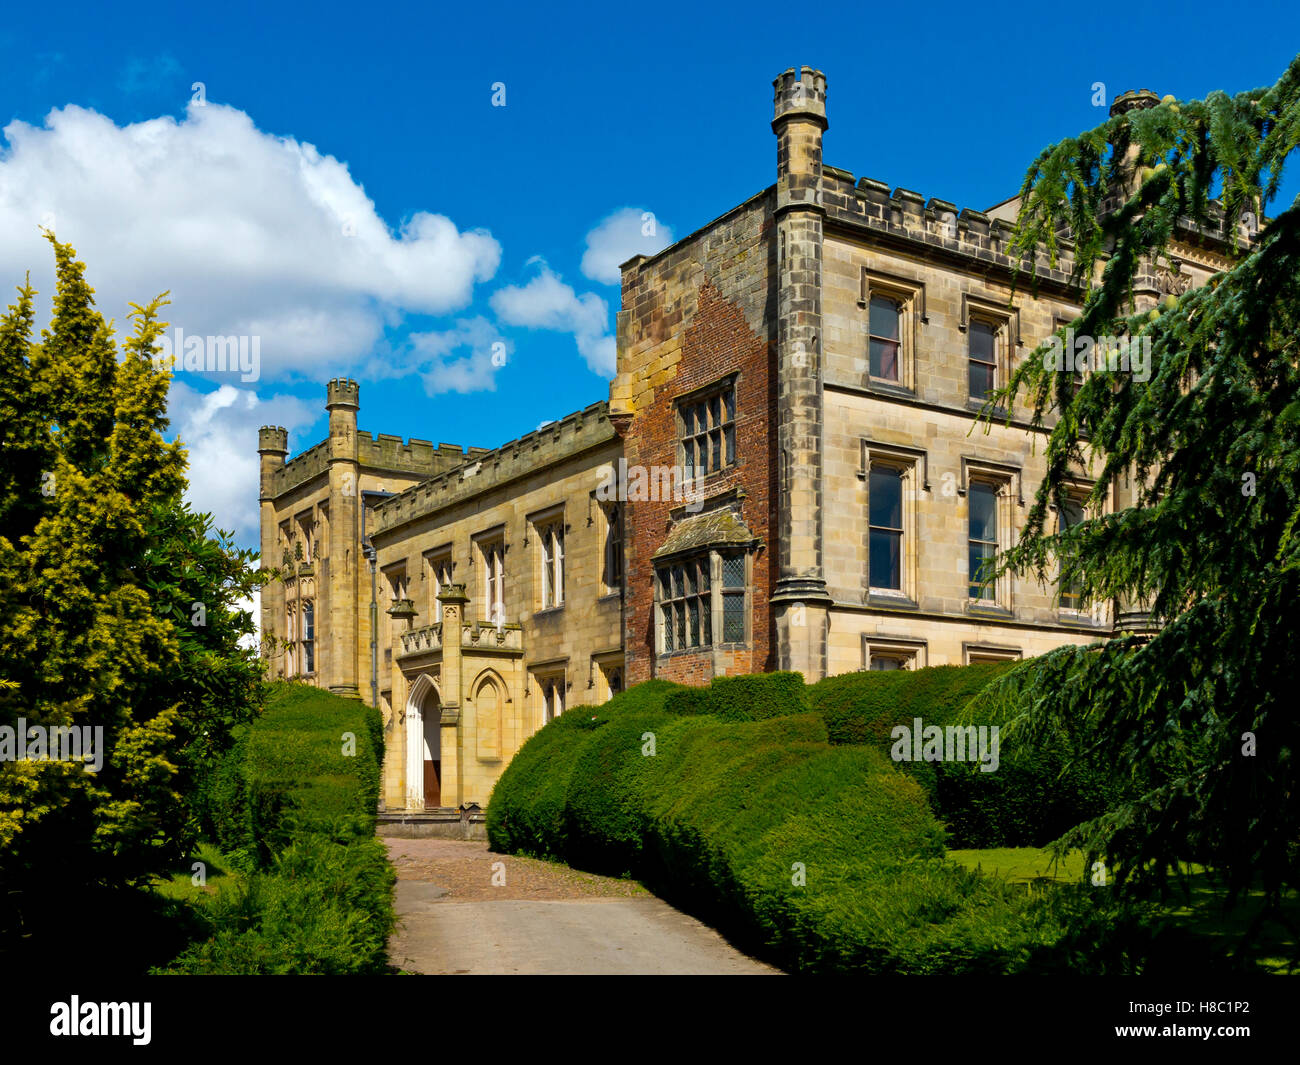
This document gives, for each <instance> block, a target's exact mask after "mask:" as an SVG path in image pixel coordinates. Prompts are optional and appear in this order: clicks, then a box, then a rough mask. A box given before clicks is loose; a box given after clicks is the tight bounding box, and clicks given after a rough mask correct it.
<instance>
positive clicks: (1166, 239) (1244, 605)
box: [990, 59, 1300, 931]
mask: <svg viewBox="0 0 1300 1065" xmlns="http://www.w3.org/2000/svg"><path fill="white" fill-rule="evenodd" d="M1298 139H1300V59H1297V60H1296V61H1294V62H1293V63H1292V65H1291V66H1290V68H1289V69H1288V70H1287V71H1286V72H1285V74H1284V75H1283V76H1282V77H1281V79H1280V80H1279V81H1278V82H1277V84H1276V85H1274V86H1272V87H1271V88H1265V89H1256V90H1254V91H1251V92H1244V93H1240V94H1238V95H1237V96H1228V95H1226V94H1224V93H1222V92H1215V93H1212V94H1210V95H1209V96H1208V97H1206V99H1204V100H1187V101H1176V100H1174V99H1173V98H1172V97H1165V99H1164V100H1163V101H1162V102H1161V103H1160V104H1159V105H1157V106H1154V107H1150V108H1147V109H1141V110H1131V111H1129V112H1127V113H1124V114H1117V115H1115V116H1113V117H1112V118H1111V119H1110V120H1109V121H1107V122H1106V123H1105V124H1103V125H1101V126H1099V127H1098V128H1096V129H1094V130H1092V131H1090V132H1088V133H1085V134H1083V135H1082V136H1080V137H1077V138H1073V139H1070V140H1066V141H1063V142H1061V143H1059V144H1056V145H1054V146H1052V147H1050V148H1048V149H1047V150H1046V151H1044V152H1043V153H1042V154H1041V155H1040V157H1039V158H1038V160H1037V161H1036V162H1035V163H1034V164H1033V166H1032V167H1031V168H1030V169H1029V171H1028V173H1027V175H1026V177H1025V181H1024V185H1023V187H1022V190H1021V201H1020V215H1019V220H1018V225H1017V232H1016V238H1015V245H1014V247H1015V254H1016V255H1018V256H1021V257H1023V258H1022V261H1025V260H1032V258H1033V257H1034V256H1038V255H1041V254H1042V252H1041V249H1043V248H1046V250H1047V254H1048V255H1049V257H1050V258H1051V261H1052V262H1053V263H1055V262H1056V259H1057V254H1058V251H1059V242H1060V240H1061V239H1062V238H1063V239H1066V240H1068V241H1070V242H1072V243H1073V255H1074V260H1073V264H1072V269H1073V277H1074V280H1075V283H1076V284H1077V285H1078V286H1079V289H1080V297H1081V300H1082V303H1083V312H1082V314H1081V316H1080V318H1079V319H1077V320H1076V321H1075V322H1074V323H1073V328H1074V329H1075V330H1076V332H1077V334H1079V335H1088V336H1091V337H1100V336H1116V335H1122V334H1124V333H1127V334H1128V335H1130V336H1136V335H1141V336H1149V337H1150V338H1151V343H1152V355H1153V358H1152V367H1151V376H1150V379H1149V380H1146V381H1142V380H1138V379H1137V378H1136V377H1135V376H1134V375H1133V374H1131V373H1124V372H1112V371H1109V370H1096V371H1094V372H1092V373H1090V374H1089V375H1088V376H1087V378H1086V380H1085V383H1084V384H1083V385H1082V387H1080V388H1078V390H1077V392H1076V391H1075V390H1074V386H1073V382H1072V375H1071V374H1069V373H1060V372H1054V371H1053V370H1052V369H1049V368H1047V367H1045V365H1044V359H1043V355H1044V352H1045V351H1046V350H1047V348H1046V346H1044V347H1040V348H1039V349H1038V350H1037V351H1036V352H1034V353H1033V354H1032V355H1031V356H1029V357H1028V358H1027V359H1025V361H1024V362H1023V363H1022V364H1021V365H1020V366H1019V368H1018V369H1017V370H1016V372H1015V373H1014V374H1013V375H1012V379H1011V380H1010V381H1009V383H1008V385H1007V387H1006V388H1005V389H1004V390H1002V392H1001V393H1000V394H999V395H998V396H996V397H994V399H993V401H992V403H991V405H990V406H992V405H993V404H1005V405H1006V406H1007V408H1008V409H1009V408H1010V400H1011V398H1012V397H1015V396H1017V395H1018V394H1021V393H1023V396H1024V401H1025V402H1027V403H1028V404H1029V405H1030V407H1031V408H1032V411H1033V415H1032V417H1033V422H1034V424H1035V425H1038V426H1044V425H1047V424H1049V422H1050V416H1054V417H1055V418H1056V421H1055V424H1054V426H1052V427H1051V429H1050V435H1049V436H1048V440H1047V444H1046V462H1047V474H1046V477H1045V479H1044V481H1043V483H1042V486H1041V487H1040V489H1039V491H1038V493H1037V496H1036V498H1035V500H1034V503H1033V506H1032V508H1031V510H1030V512H1029V514H1028V517H1027V524H1026V528H1025V530H1024V532H1023V534H1022V535H1021V538H1020V540H1019V542H1018V543H1017V544H1016V545H1015V546H1014V547H1013V548H1012V549H1011V550H1009V551H1007V552H1006V553H1005V554H1004V555H1003V556H1001V557H1000V559H999V562H998V567H997V568H998V571H999V572H1007V571H1014V572H1017V573H1022V574H1033V575H1036V576H1037V577H1038V578H1039V579H1041V580H1045V581H1050V580H1052V579H1054V578H1055V577H1056V574H1055V572H1054V569H1055V566H1056V564H1057V563H1059V565H1060V580H1061V582H1062V584H1063V585H1066V584H1073V585H1075V586H1076V587H1077V588H1078V589H1079V590H1080V591H1081V592H1082V595H1083V596H1084V598H1085V599H1086V600H1091V601H1094V602H1104V601H1107V600H1119V601H1124V602H1128V603H1135V604H1144V605H1146V606H1149V608H1150V613H1151V617H1152V620H1153V622H1154V623H1155V625H1156V626H1158V631H1157V632H1156V634H1155V635H1154V636H1152V637H1151V638H1150V639H1146V638H1144V637H1143V636H1141V635H1138V634H1129V635H1126V636H1122V637H1120V638H1118V639H1115V640H1113V641H1110V642H1108V643H1105V644H1103V645H1099V646H1093V647H1090V648H1075V647H1068V648H1061V649H1059V650H1057V651H1055V652H1053V653H1051V654H1049V655H1046V656H1043V657H1042V658H1040V659H1037V660H1034V661H1033V662H1031V663H1029V664H1027V666H1026V667H1025V668H1024V669H1022V670H1019V671H1015V672H1014V673H1013V674H1012V675H1010V676H1009V677H1008V678H1007V680H1006V682H1005V683H1000V684H999V685H997V686H996V687H995V689H994V690H993V691H992V692H991V693H990V694H991V697H993V698H996V699H999V700H1001V701H1003V702H1004V704H1011V705H1016V706H1018V707H1019V708H1020V709H1021V711H1022V712H1023V713H1022V716H1021V717H1020V718H1019V720H1018V722H1017V724H1018V727H1019V731H1020V734H1019V736H1018V737H1017V740H1018V742H1022V743H1032V742H1035V740H1036V738H1037V737H1040V736H1043V735H1045V734H1046V733H1047V732H1049V731H1050V730H1053V729H1055V728H1058V727H1062V726H1066V727H1071V728H1078V727H1080V726H1081V727H1082V728H1083V730H1084V731H1085V733H1086V734H1087V735H1088V736H1089V737H1090V738H1091V740H1092V742H1093V745H1094V750H1093V755H1094V757H1095V758H1096V759H1097V762H1098V765H1100V766H1102V767H1103V769H1104V771H1108V772H1112V773H1116V774H1124V775H1126V776H1128V777H1131V778H1132V781H1133V789H1134V794H1135V795H1136V798H1135V799H1134V800H1133V801H1132V802H1129V803H1126V804H1124V805H1123V806H1122V807H1120V808H1118V809H1115V810H1113V811H1112V812H1110V813H1109V814H1107V815H1106V816H1104V817H1102V818H1100V819H1098V820H1095V821H1092V822H1089V823H1088V824H1085V825H1081V826H1079V828H1077V829H1076V830H1074V831H1073V832H1071V833H1070V834H1069V835H1068V836H1066V837H1065V838H1064V840H1063V841H1061V843H1062V847H1068V846H1075V845H1080V846H1083V847H1084V848H1085V849H1086V850H1088V851H1089V852H1090V858H1089V860H1090V861H1092V860H1093V859H1094V858H1096V859H1103V860H1105V861H1106V862H1107V863H1108V865H1110V867H1111V873H1112V875H1113V877H1114V878H1115V880H1114V881H1113V882H1115V883H1116V886H1117V887H1118V890H1119V894H1120V897H1121V898H1124V899H1129V900H1133V899H1138V898H1150V897H1154V896H1160V895H1162V894H1163V893H1164V892H1165V891H1166V890H1167V888H1168V887H1169V884H1170V879H1169V874H1170V872H1171V870H1172V869H1173V868H1174V867H1175V866H1176V863H1178V862H1179V861H1183V860H1189V859H1191V860H1195V861H1198V862H1201V863H1204V864H1206V865H1207V866H1209V867H1210V868H1211V869H1212V870H1214V871H1216V872H1217V873H1218V874H1221V875H1222V876H1223V878H1224V880H1225V882H1226V885H1227V887H1228V889H1229V890H1228V893H1227V898H1228V899H1229V900H1231V899H1234V898H1237V897H1239V893H1240V892H1241V891H1243V890H1244V889H1246V888H1247V887H1248V886H1249V885H1251V884H1252V883H1258V884H1262V886H1263V888H1264V889H1265V891H1266V893H1267V897H1268V901H1269V904H1270V908H1271V910H1272V916H1277V911H1276V908H1275V907H1276V905H1277V903H1278V902H1279V901H1280V900H1281V898H1282V896H1283V893H1284V892H1285V891H1286V890H1287V889H1288V888H1294V887H1296V886H1297V881H1296V873H1297V857H1298V855H1297V850H1298V845H1300V791H1298V790H1297V787H1296V783H1297V774H1296V761H1295V759H1296V755H1297V753H1300V744H1298V741H1300V735H1298V729H1300V713H1298V712H1297V710H1298V706H1300V704H1297V701H1296V698H1295V692H1294V685H1295V683H1296V678H1297V673H1300V669H1298V668H1297V667H1298V665H1300V663H1298V661H1297V659H1298V657H1300V656H1298V652H1297V633H1298V632H1300V526H1298V519H1300V393H1298V391H1297V386H1298V385H1300V368H1298V366H1297V343H1298V342H1297V337H1300V201H1297V202H1294V203H1292V204H1290V205H1289V206H1288V207H1287V208H1286V209H1285V210H1284V211H1282V212H1281V213H1280V214H1278V216H1277V217H1276V218H1274V219H1272V220H1271V221H1268V222H1267V224H1266V225H1265V226H1264V228H1263V229H1262V231H1261V232H1260V233H1259V235H1258V237H1257V238H1256V239H1255V240H1254V241H1250V240H1243V239H1242V238H1241V234H1240V233H1239V227H1238V220H1239V219H1240V218H1241V217H1242V216H1243V213H1248V214H1249V215H1253V216H1254V217H1255V218H1258V219H1259V220H1260V223H1261V224H1263V223H1264V219H1263V218H1262V209H1266V208H1267V206H1268V205H1269V204H1270V203H1271V202H1272V201H1273V200H1274V198H1275V197H1276V195H1277V192H1278V188H1279V182H1280V181H1281V179H1282V175H1283V168H1284V165H1285V163H1286V162H1287V161H1288V159H1289V158H1290V156H1291V154H1292V152H1293V151H1294V150H1295V148H1296V146H1297V140H1298ZM1216 195H1217V198H1212V197H1216ZM1198 234H1202V235H1204V234H1208V235H1210V236H1211V237H1215V238H1217V239H1219V240H1222V241H1226V242H1227V243H1228V245H1229V247H1230V249H1231V254H1232V265H1231V268H1229V269H1226V270H1224V271H1222V272H1220V273H1218V274H1217V275H1215V276H1214V277H1213V278H1212V279H1211V280H1210V282H1209V284H1208V285H1206V286H1203V287H1201V288H1197V289H1194V290H1191V291H1189V292H1188V293H1186V294H1185V295H1183V296H1182V297H1181V298H1177V299H1174V298H1166V300H1164V301H1162V304H1161V306H1160V307H1158V308H1156V309H1155V310H1147V311H1145V312H1143V313H1138V312H1137V311H1136V310H1135V302H1134V298H1133V296H1134V283H1135V279H1136V278H1137V277H1138V275H1139V273H1140V272H1143V271H1149V270H1151V269H1152V267H1158V266H1159V265H1160V264H1162V263H1163V262H1164V261H1165V259H1166V257H1167V256H1168V255H1169V254H1171V252H1170V247H1171V242H1173V241H1174V240H1196V239H1198ZM1083 469H1087V470H1090V471H1092V472H1093V473H1094V474H1095V476H1096V482H1095V487H1094V488H1093V490H1092V500H1091V502H1092V503H1094V504H1101V503H1102V502H1103V501H1104V500H1105V499H1106V498H1107V497H1108V495H1109V494H1110V490H1111V488H1112V486H1113V485H1115V484H1116V483H1119V482H1122V481H1123V480H1124V479H1125V478H1131V480H1132V483H1133V484H1135V485H1136V486H1137V492H1138V498H1137V502H1136V505H1135V506H1132V507H1129V508H1126V509H1122V510H1120V511H1119V512H1118V513H1111V514H1097V515H1096V516H1093V517H1090V518H1089V519H1087V520H1084V521H1083V522H1082V523H1081V524H1078V525H1076V526H1074V527H1071V528H1069V529H1067V530H1066V531H1063V532H1061V531H1058V527H1057V524H1056V522H1055V521H1054V520H1053V519H1052V509H1053V508H1059V507H1061V506H1062V505H1063V503H1064V502H1065V493H1066V491H1067V488H1068V485H1069V482H1070V477H1071V474H1072V473H1073V472H1076V471H1079V470H1083ZM1090 513H1091V512H1090ZM1288 692H1290V694H1288ZM1008 739H1010V737H1008ZM1252 931H1253V929H1252Z"/></svg>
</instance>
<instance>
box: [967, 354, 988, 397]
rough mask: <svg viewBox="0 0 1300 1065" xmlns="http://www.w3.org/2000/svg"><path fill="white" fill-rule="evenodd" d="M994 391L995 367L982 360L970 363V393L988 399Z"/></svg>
mask: <svg viewBox="0 0 1300 1065" xmlns="http://www.w3.org/2000/svg"><path fill="white" fill-rule="evenodd" d="M992 391H993V367H992V366H989V365H987V364H985V363H982V362H971V364H970V394H971V396H972V397H974V398H975V399H987V398H988V395H989V393H990V392H992Z"/></svg>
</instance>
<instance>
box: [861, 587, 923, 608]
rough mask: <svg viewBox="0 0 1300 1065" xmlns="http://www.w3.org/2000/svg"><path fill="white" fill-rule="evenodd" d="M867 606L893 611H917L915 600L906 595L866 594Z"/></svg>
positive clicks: (917, 606)
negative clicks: (892, 609)
mask: <svg viewBox="0 0 1300 1065" xmlns="http://www.w3.org/2000/svg"><path fill="white" fill-rule="evenodd" d="M867 606H884V607H893V608H894V609H895V610H918V609H919V605H918V604H917V602H916V600H914V599H910V598H908V597H907V596H906V595H890V594H888V593H886V592H875V591H871V592H868V593H867Z"/></svg>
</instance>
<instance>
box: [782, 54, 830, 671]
mask: <svg viewBox="0 0 1300 1065" xmlns="http://www.w3.org/2000/svg"><path fill="white" fill-rule="evenodd" d="M773 87H774V88H775V106H774V112H775V114H774V117H773V119H772V131H773V132H774V133H775V134H776V138H777V184H776V239H777V356H776V364H777V428H776V443H777V454H776V460H777V462H778V464H779V465H778V474H777V476H778V506H777V513H778V519H777V520H778V529H777V542H778V552H777V554H778V559H777V574H776V580H775V582H774V587H773V593H772V609H773V614H774V618H775V623H776V642H777V662H778V668H780V669H793V670H798V671H799V672H801V673H802V674H803V675H804V677H805V678H806V679H807V680H808V681H809V682H812V681H816V680H819V679H821V678H822V677H823V676H825V675H826V626H827V607H828V606H829V605H830V603H831V598H830V596H829V595H828V594H827V591H826V578H825V574H824V572H823V568H822V393H821V382H822V370H821V367H822V346H821V340H822V337H821V333H822V304H821V283H822V223H823V219H824V217H825V213H826V209H825V207H824V206H823V203H822V134H823V133H824V132H825V130H826V125H827V123H826V78H825V76H824V75H823V74H822V73H821V71H818V70H813V69H811V68H810V67H801V68H800V69H799V71H798V72H796V71H795V70H793V69H790V70H787V71H786V72H785V73H783V74H782V75H781V76H780V77H778V78H777V79H776V81H775V82H773Z"/></svg>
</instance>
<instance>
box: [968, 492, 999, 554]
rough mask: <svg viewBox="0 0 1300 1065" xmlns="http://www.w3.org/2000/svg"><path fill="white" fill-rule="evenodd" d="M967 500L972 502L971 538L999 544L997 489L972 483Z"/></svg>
mask: <svg viewBox="0 0 1300 1065" xmlns="http://www.w3.org/2000/svg"><path fill="white" fill-rule="evenodd" d="M967 498H968V499H969V501H970V538H971V539H972V540H987V541H989V542H990V543H997V539H998V510H997V500H998V495H997V489H996V488H994V487H993V485H991V484H984V483H983V482H981V481H972V482H971V485H970V491H969V493H968V494H967Z"/></svg>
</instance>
